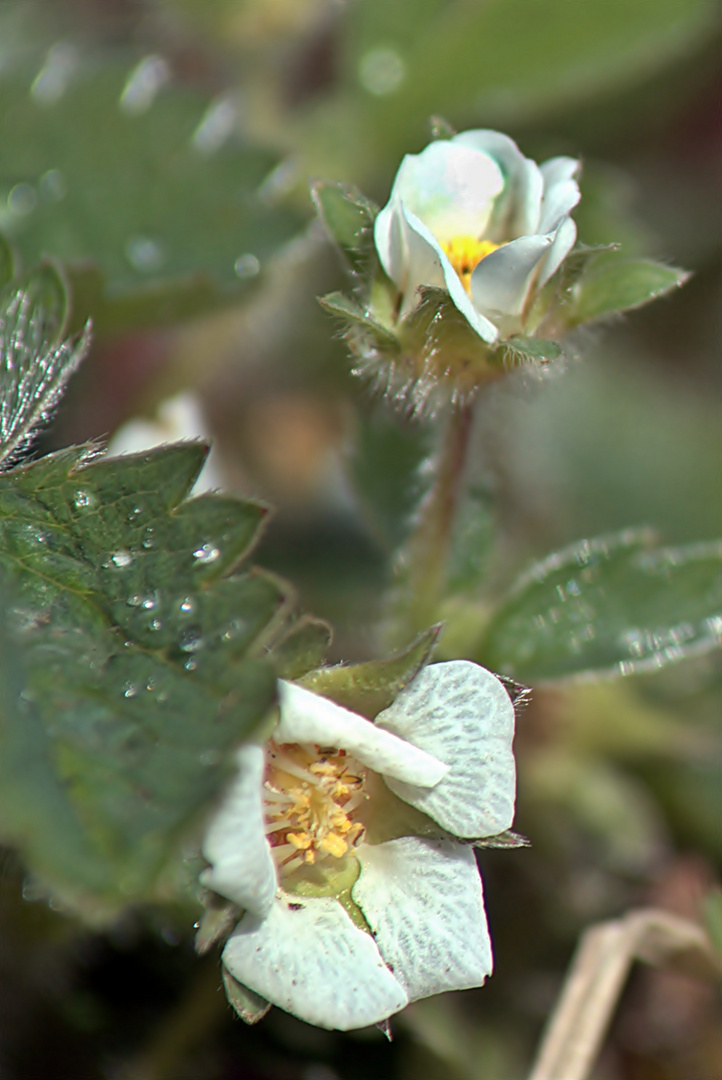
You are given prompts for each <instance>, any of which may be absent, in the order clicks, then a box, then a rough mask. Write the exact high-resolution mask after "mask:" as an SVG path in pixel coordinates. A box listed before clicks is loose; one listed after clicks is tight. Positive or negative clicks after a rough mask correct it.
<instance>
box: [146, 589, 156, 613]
mask: <svg viewBox="0 0 722 1080" xmlns="http://www.w3.org/2000/svg"><path fill="white" fill-rule="evenodd" d="M143 607H144V608H145V610H146V611H154V610H155V609H156V608H157V607H158V594H157V593H156V594H154V595H153V596H146V597H145V598H144V600H143Z"/></svg>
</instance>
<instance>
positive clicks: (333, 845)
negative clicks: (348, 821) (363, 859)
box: [318, 832, 348, 859]
mask: <svg viewBox="0 0 722 1080" xmlns="http://www.w3.org/2000/svg"><path fill="white" fill-rule="evenodd" d="M318 846H319V847H320V849H321V851H327V852H328V854H329V855H335V856H336V858H337V859H340V858H341V856H342V855H345V854H346V852H347V851H348V844H347V843H346V841H345V840H344V839H343V837H341V836H339V835H338V833H334V832H330V833H327V834H326V836H324V838H323V840H320V841H319V844H318Z"/></svg>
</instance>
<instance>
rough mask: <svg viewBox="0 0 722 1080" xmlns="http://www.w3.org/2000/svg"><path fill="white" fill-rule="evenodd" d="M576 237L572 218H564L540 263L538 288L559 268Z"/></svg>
mask: <svg viewBox="0 0 722 1080" xmlns="http://www.w3.org/2000/svg"><path fill="white" fill-rule="evenodd" d="M576 238H577V227H576V225H575V223H574V220H573V219H572V218H569V217H568V218H565V219H564V221H562V223H561V225H560V226H559V228H558V229H557V231H556V233H555V235H554V239H553V240H552V244H551V247H550V248H549V251H548V252H547V255H546V258H545V259H544V262H543V263H542V265H541V270H540V271H539V278H538V280H537V284H538V286H539V288H541V287H542V285H544V284H545V283H546V282H547V281H548V280H549V278H550V277H551V276H552V274H553V273H554V272H555V271H556V270H558V269H559V267H560V266H561V264H562V263H563V262H564V260H565V259H566V257H567V255H568V254H569V252H570V251H571V250H572V248H573V247H574V241H575V240H576Z"/></svg>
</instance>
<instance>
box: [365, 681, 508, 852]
mask: <svg viewBox="0 0 722 1080" xmlns="http://www.w3.org/2000/svg"><path fill="white" fill-rule="evenodd" d="M376 726H377V727H382V728H386V729H388V730H389V731H393V732H394V733H395V734H397V735H400V736H401V737H402V738H403V739H408V740H409V742H414V743H416V745H417V746H420V747H422V748H423V749H424V750H427V751H428V752H429V753H431V754H433V755H434V756H435V757H438V758H439V759H440V760H441V761H445V762H446V763H447V764H448V765H449V766H450V767H451V768H450V771H449V773H448V775H447V776H445V777H444V779H443V780H442V781H441V782H440V783H439V784H437V785H436V787H434V788H431V789H423V788H420V787H415V786H413V785H412V784H405V783H401V782H399V781H398V780H394V779H393V778H390V777H384V779H385V780H386V783H387V785H388V787H389V788H390V789H391V790H392V791H393V792H394V793H395V794H396V795H398V796H399V798H401V799H403V800H404V801H405V802H407V803H410V804H411V806H415V807H417V809H419V810H423V811H424V813H426V814H428V815H429V816H430V817H432V818H433V819H434V821H436V822H438V824H439V825H441V826H442V828H444V829H446V830H448V831H449V832H451V833H454V835H456V836H462V837H465V838H469V839H471V838H477V837H483V836H494V835H495V834H496V833H500V832H503V831H504V829H508V828H509V827H510V825H511V823H512V821H513V820H514V799H515V794H516V771H515V765H514V755H513V753H512V749H511V746H512V740H513V737H514V707H513V705H512V703H511V701H510V699H509V695H508V694H507V692H506V690H505V689H504V687H503V685H502V684H501V683H500V682H499V680H498V679H497V678H496V676H494V675H492V674H491V672H490V671H486V669H485V668H482V667H480V666H479V665H478V664H473V663H471V662H470V661H468V660H452V661H449V662H448V663H444V664H429V666H428V667H425V668H424V669H423V670H422V671H420V672H419V674H418V675H417V676H416V678H415V679H414V680H413V681H412V682H411V683H410V684H409V686H408V687H407V688H406V689H405V690H404V691H403V692H402V693H401V694H399V696H398V697H397V699H396V701H395V702H394V703H393V705H391V706H390V707H389V708H388V709H385V710H384V712H382V713H381V714H380V715H379V716H378V717H377V718H376Z"/></svg>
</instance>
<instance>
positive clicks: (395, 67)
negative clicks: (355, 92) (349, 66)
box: [358, 45, 406, 97]
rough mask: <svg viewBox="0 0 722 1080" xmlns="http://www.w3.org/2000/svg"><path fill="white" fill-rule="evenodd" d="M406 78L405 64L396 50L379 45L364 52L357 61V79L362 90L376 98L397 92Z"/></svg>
mask: <svg viewBox="0 0 722 1080" xmlns="http://www.w3.org/2000/svg"><path fill="white" fill-rule="evenodd" d="M405 76H406V64H405V63H404V61H403V60H402V58H401V57H400V56H399V54H398V52H397V51H396V49H393V48H391V47H390V46H388V45H379V46H377V47H376V48H375V49H369V50H368V52H365V53H364V54H363V56H362V57H361V59H360V61H359V66H358V78H359V82H360V83H361V85H362V86H363V88H364V90H368V92H369V93H370V94H374V95H375V96H376V97H383V96H384V95H385V94H392V93H393V92H394V90H398V88H399V87H400V86H401V83H402V82H403V81H404V78H405Z"/></svg>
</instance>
